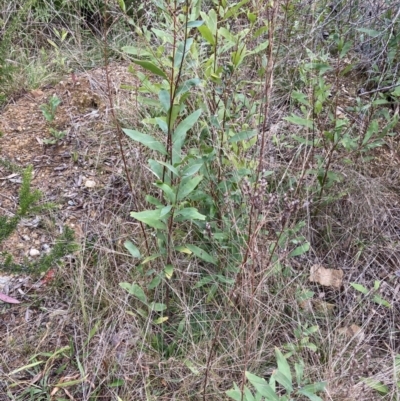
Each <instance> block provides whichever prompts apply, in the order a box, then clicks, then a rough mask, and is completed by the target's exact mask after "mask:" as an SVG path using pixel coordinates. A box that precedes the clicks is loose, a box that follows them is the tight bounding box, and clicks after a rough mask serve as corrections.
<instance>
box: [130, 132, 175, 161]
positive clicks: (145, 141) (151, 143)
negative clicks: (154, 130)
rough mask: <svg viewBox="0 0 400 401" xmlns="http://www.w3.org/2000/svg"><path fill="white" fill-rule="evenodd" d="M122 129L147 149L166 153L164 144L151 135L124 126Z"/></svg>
mask: <svg viewBox="0 0 400 401" xmlns="http://www.w3.org/2000/svg"><path fill="white" fill-rule="evenodd" d="M123 131H124V133H125V134H126V135H128V136H129V138H131V139H133V140H134V141H137V142H139V143H141V144H142V145H144V146H146V147H148V148H149V149H151V150H156V151H157V152H160V153H161V154H163V155H166V154H167V151H166V149H165V146H164V145H163V144H162V143H161V142H158V141H157V140H156V139H154V138H153V137H152V136H151V135H147V134H143V133H141V132H139V131H136V130H134V129H126V128H124V129H123Z"/></svg>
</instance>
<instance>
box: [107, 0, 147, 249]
mask: <svg viewBox="0 0 400 401" xmlns="http://www.w3.org/2000/svg"><path fill="white" fill-rule="evenodd" d="M107 9H108V1H107V0H106V3H105V10H107ZM107 20H108V13H107V12H106V11H105V19H104V23H103V44H104V48H103V52H104V67H105V70H106V82H107V99H108V102H109V106H110V112H111V117H112V119H113V122H114V124H115V127H116V128H117V139H118V146H119V152H120V154H121V158H122V162H123V164H124V171H125V175H126V179H127V181H128V185H129V189H130V191H131V194H132V199H133V201H134V204H135V209H136V210H139V207H138V204H137V202H136V198H135V194H134V191H133V185H132V180H131V178H130V175H129V171H128V164H127V162H126V157H125V152H124V149H123V146H122V138H123V131H122V128H121V124H120V123H119V121H118V119H117V116H116V115H115V111H114V101H113V96H112V91H111V81H110V72H109V65H108V46H107ZM139 224H140V228H141V230H142V234H143V236H144V240H145V245H146V251H147V254H148V255H150V248H149V244H148V240H147V235H146V231H145V229H144V226H143V223H142V222H141V221H139Z"/></svg>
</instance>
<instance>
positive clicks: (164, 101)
mask: <svg viewBox="0 0 400 401" xmlns="http://www.w3.org/2000/svg"><path fill="white" fill-rule="evenodd" d="M158 99H159V100H160V103H161V106H162V107H163V109H164V111H165V112H166V113H167V112H168V110H169V108H170V106H171V97H170V95H169V92H168V91H167V90H165V89H161V90H160V92H158Z"/></svg>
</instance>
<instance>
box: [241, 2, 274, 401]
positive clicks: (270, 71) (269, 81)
mask: <svg viewBox="0 0 400 401" xmlns="http://www.w3.org/2000/svg"><path fill="white" fill-rule="evenodd" d="M277 7H278V2H277V3H276V4H275V5H274V6H272V7H271V8H270V7H268V6H267V21H268V25H269V28H268V47H267V58H268V63H267V68H266V74H265V87H264V92H265V104H264V116H263V123H262V128H261V129H262V132H261V146H260V153H259V159H258V166H257V174H256V181H255V185H254V189H253V194H252V195H253V197H254V196H255V193H256V191H257V190H258V185H259V180H260V176H261V174H262V171H263V167H264V152H265V146H266V141H267V120H268V117H269V111H270V105H271V93H272V87H273V81H274V61H275V60H274V57H273V46H274V39H275V36H274V34H275V19H276V11H277ZM271 11H272V12H271ZM269 136H270V135H268V137H269ZM253 213H257V210H256V209H255V204H254V202H253V203H252V205H251V210H250V223H249V239H250V240H249V246H248V247H247V252H246V256H245V261H247V257H248V255H249V252H252V253H253V251H254V246H255V242H256V236H257V233H258V230H255V232H254V234H253V235H251V237H250V233H251V230H252V220H251V219H252V216H253ZM256 218H257V217H256V216H254V220H256ZM275 248H276V247H275ZM252 259H253V258H252ZM254 289H255V266H254V260H253V262H252V268H251V292H252V296H251V297H250V305H249V313H248V316H250V315H251V313H252V311H253V307H254ZM248 323H249V325H250V324H251V320H250V321H249V322H248ZM254 332H255V331H254V330H253V331H251V327H250V328H248V329H247V330H246V337H247V338H246V344H245V359H244V364H245V366H244V369H243V378H242V383H241V400H243V397H244V384H245V380H246V375H245V374H246V370H247V364H248V358H249V353H250V345H251V342H252V341H251V340H252V338H253V336H254ZM250 333H251V334H250Z"/></svg>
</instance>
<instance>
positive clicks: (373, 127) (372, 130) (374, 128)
mask: <svg viewBox="0 0 400 401" xmlns="http://www.w3.org/2000/svg"><path fill="white" fill-rule="evenodd" d="M378 132H379V125H378V121H377V120H372V121H371V123H370V124H369V126H368V129H367V132H366V133H365V137H364V139H363V141H362V146H365V145H366V144H367V143H368V141H369V140H370V139H371V136H372V135H374V134H377V133H378Z"/></svg>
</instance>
